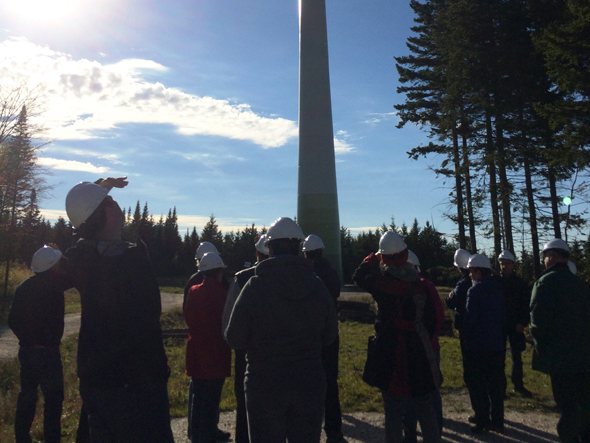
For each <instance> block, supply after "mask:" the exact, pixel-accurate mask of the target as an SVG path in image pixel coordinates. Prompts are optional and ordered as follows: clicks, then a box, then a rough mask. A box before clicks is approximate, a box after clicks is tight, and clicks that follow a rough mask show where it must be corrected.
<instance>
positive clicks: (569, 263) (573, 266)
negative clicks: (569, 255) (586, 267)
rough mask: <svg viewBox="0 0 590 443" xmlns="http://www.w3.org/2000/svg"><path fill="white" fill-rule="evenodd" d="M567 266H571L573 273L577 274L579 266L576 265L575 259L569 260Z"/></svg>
mask: <svg viewBox="0 0 590 443" xmlns="http://www.w3.org/2000/svg"><path fill="white" fill-rule="evenodd" d="M567 267H568V268H570V271H572V274H574V275H575V274H577V273H578V268H577V267H576V264H575V263H574V262H573V261H571V260H568V262H567Z"/></svg>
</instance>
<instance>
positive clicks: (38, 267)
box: [31, 245, 62, 272]
mask: <svg viewBox="0 0 590 443" xmlns="http://www.w3.org/2000/svg"><path fill="white" fill-rule="evenodd" d="M61 256H62V253H61V252H59V251H58V250H57V249H53V248H51V247H49V246H47V245H45V246H43V247H42V248H40V249H38V250H37V252H35V255H33V260H32V261H31V269H32V270H33V272H43V271H47V270H48V269H51V268H52V267H53V266H54V265H55V264H56V263H57V262H58V261H59V259H60V258H61Z"/></svg>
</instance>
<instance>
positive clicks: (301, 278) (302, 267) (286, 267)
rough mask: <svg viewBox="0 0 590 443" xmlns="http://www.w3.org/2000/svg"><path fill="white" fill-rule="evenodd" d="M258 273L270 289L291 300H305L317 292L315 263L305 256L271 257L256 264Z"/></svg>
mask: <svg viewBox="0 0 590 443" xmlns="http://www.w3.org/2000/svg"><path fill="white" fill-rule="evenodd" d="M256 275H257V276H259V277H260V280H261V282H262V283H263V284H264V285H267V286H268V288H269V290H270V291H272V292H274V293H276V294H278V296H279V297H284V298H286V299H289V300H303V299H304V298H306V297H309V296H310V295H312V294H315V291H316V290H317V285H318V282H319V280H318V278H317V276H316V275H315V274H314V272H313V263H312V262H311V261H309V260H306V259H305V258H303V257H296V256H294V255H283V256H280V257H271V258H269V259H267V260H264V261H263V262H260V263H259V264H258V265H256Z"/></svg>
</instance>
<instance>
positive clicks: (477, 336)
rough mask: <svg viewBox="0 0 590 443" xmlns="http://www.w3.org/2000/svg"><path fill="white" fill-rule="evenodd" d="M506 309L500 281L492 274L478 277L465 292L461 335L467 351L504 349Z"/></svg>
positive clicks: (496, 350) (497, 350) (498, 350)
mask: <svg viewBox="0 0 590 443" xmlns="http://www.w3.org/2000/svg"><path fill="white" fill-rule="evenodd" d="M505 324H506V312H505V310H504V298H503V297H502V284H501V282H500V281H498V280H496V279H495V278H494V277H492V276H486V277H482V278H480V279H479V280H476V281H475V282H474V283H473V286H471V288H470V289H469V291H467V305H466V308H465V315H464V317H463V326H462V328H461V337H462V339H463V344H464V346H465V350H466V351H469V352H500V351H503V350H504V347H505V338H504V325H505Z"/></svg>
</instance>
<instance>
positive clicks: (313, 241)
mask: <svg viewBox="0 0 590 443" xmlns="http://www.w3.org/2000/svg"><path fill="white" fill-rule="evenodd" d="M324 248H325V246H324V242H323V241H322V239H321V238H319V237H318V236H317V235H315V234H310V235H308V236H307V238H306V239H305V240H304V241H303V249H301V250H302V251H303V252H305V251H307V252H309V251H315V250H316V249H324Z"/></svg>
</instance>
